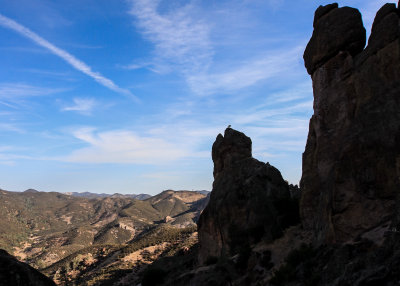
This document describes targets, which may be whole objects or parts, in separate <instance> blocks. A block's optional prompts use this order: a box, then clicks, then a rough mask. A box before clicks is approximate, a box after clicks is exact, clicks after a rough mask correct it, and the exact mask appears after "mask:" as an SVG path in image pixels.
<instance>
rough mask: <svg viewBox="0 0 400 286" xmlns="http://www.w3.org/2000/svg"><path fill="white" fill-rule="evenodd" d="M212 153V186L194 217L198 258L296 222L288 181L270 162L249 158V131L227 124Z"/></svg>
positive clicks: (245, 244) (226, 251)
mask: <svg viewBox="0 0 400 286" xmlns="http://www.w3.org/2000/svg"><path fill="white" fill-rule="evenodd" d="M212 159H213V161H214V183H213V190H212V192H211V197H210V201H209V203H208V205H207V207H206V208H205V210H204V211H203V213H202V214H201V216H200V219H199V222H198V231H199V243H200V249H199V260H200V263H204V262H205V261H206V260H207V259H208V258H210V257H215V256H221V255H224V254H226V255H232V254H235V253H238V252H240V251H241V250H242V249H243V248H245V247H249V245H251V244H252V243H256V242H258V241H260V240H261V239H263V240H265V241H272V240H273V239H275V238H277V237H279V236H280V235H281V234H282V230H283V229H284V228H285V227H287V226H288V225H290V224H293V223H295V222H297V219H296V217H298V214H297V209H296V206H294V207H293V204H291V199H290V193H289V186H288V184H287V182H285V181H284V180H283V178H282V176H281V174H280V172H279V171H278V170H277V169H276V168H274V167H273V166H271V165H270V164H269V163H262V162H260V161H258V160H256V159H254V158H252V153H251V140H250V138H249V137H247V136H246V135H244V134H243V133H241V132H238V131H236V130H233V129H231V128H227V129H226V130H225V134H224V136H222V135H221V134H219V135H218V136H217V138H216V140H215V142H214V144H213V147H212Z"/></svg>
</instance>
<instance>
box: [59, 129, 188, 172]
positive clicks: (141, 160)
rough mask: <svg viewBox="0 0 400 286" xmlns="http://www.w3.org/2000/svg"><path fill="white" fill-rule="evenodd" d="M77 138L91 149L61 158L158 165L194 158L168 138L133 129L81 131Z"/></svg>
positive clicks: (85, 161) (76, 160)
mask: <svg viewBox="0 0 400 286" xmlns="http://www.w3.org/2000/svg"><path fill="white" fill-rule="evenodd" d="M73 136H74V137H75V138H77V139H79V140H80V141H82V142H83V143H85V144H88V145H89V146H88V147H84V148H81V149H78V150H75V151H73V152H72V153H71V154H70V155H68V156H66V157H65V158H59V159H61V160H63V161H68V162H79V163H120V164H151V165H157V164H165V163H169V162H172V161H175V160H178V159H181V158H184V157H186V156H190V153H189V152H187V150H186V149H184V148H182V146H177V145H175V144H172V143H171V142H168V141H167V140H164V139H159V138H154V137H150V136H147V137H146V136H139V135H137V134H135V133H134V132H132V131H129V130H112V131H106V132H96V131H95V129H93V128H81V129H78V130H76V131H75V132H74V133H73Z"/></svg>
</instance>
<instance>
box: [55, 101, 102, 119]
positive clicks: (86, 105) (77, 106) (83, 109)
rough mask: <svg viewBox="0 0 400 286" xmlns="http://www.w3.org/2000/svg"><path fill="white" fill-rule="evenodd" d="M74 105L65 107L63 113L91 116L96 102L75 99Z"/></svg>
mask: <svg viewBox="0 0 400 286" xmlns="http://www.w3.org/2000/svg"><path fill="white" fill-rule="evenodd" d="M73 101H74V104H73V105H70V106H65V107H63V108H62V111H76V112H78V113H80V114H82V115H91V114H92V111H93V108H94V107H95V106H96V101H95V100H94V99H92V98H74V99H73Z"/></svg>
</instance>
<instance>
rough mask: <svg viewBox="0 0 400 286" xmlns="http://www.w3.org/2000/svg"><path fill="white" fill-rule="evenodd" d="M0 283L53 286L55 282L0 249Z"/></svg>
mask: <svg viewBox="0 0 400 286" xmlns="http://www.w3.org/2000/svg"><path fill="white" fill-rule="evenodd" d="M0 285H2V286H55V285H56V284H55V283H54V282H53V281H52V280H51V279H49V278H47V277H46V276H44V275H43V274H42V273H40V272H39V271H37V270H36V269H34V268H32V267H30V266H29V265H28V264H25V263H22V262H20V261H18V260H17V259H16V258H15V257H14V256H11V255H10V254H8V253H7V252H6V251H5V250H2V249H0Z"/></svg>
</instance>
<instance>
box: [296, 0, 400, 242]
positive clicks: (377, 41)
mask: <svg viewBox="0 0 400 286" xmlns="http://www.w3.org/2000/svg"><path fill="white" fill-rule="evenodd" d="M399 15H400V11H399V9H398V8H396V6H395V4H386V5H384V6H383V7H382V8H381V9H380V10H379V11H378V13H377V15H376V18H375V21H374V23H373V26H372V32H371V36H370V38H369V41H368V46H367V47H366V48H365V49H364V44H365V30H364V28H363V26H362V21H361V16H360V13H359V12H358V10H356V9H353V8H349V7H343V8H338V5H337V4H331V5H327V6H321V7H320V8H318V10H317V11H316V12H315V19H314V32H313V35H312V38H311V40H310V42H309V44H308V45H307V48H306V50H305V52H304V62H305V66H306V68H307V71H308V72H309V73H310V75H311V77H312V80H313V88H314V115H313V116H312V118H311V120H310V128H309V134H308V139H307V145H306V149H305V152H304V154H303V175H302V179H301V186H300V187H301V190H302V198H301V203H300V211H301V216H302V221H303V225H304V227H305V228H306V229H311V230H314V231H315V233H316V239H317V241H319V242H321V243H325V242H348V241H354V240H358V239H360V238H370V239H372V240H379V239H381V238H382V236H383V234H384V232H385V231H386V230H387V229H388V228H389V227H390V226H391V225H392V226H393V224H395V223H396V222H395V217H396V211H395V203H396V200H398V197H399V193H400V112H399V110H400V20H399Z"/></svg>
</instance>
